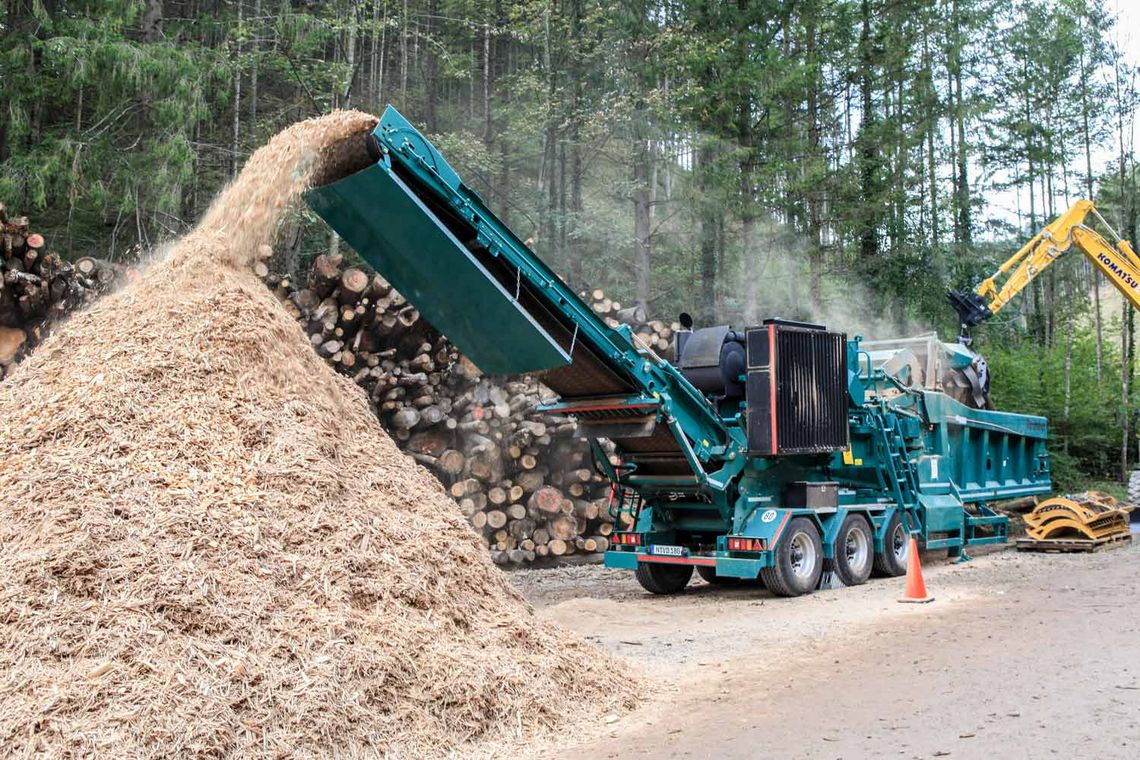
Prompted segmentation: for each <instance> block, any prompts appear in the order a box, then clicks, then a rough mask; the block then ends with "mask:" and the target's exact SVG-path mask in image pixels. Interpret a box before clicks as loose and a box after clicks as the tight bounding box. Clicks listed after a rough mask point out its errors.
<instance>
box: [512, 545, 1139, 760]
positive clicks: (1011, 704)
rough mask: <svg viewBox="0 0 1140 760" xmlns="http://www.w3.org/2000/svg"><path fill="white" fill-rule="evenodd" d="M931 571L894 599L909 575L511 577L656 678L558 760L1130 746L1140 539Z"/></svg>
mask: <svg viewBox="0 0 1140 760" xmlns="http://www.w3.org/2000/svg"><path fill="white" fill-rule="evenodd" d="M923 567H924V570H925V575H926V581H927V587H928V589H929V591H930V592H931V593H932V594H934V595H935V596H936V601H935V602H934V603H932V604H927V605H904V604H898V603H897V601H896V600H897V598H898V597H899V596H900V594H901V592H902V579H889V580H874V581H872V582H870V583H868V584H867V585H865V586H860V587H857V588H849V589H835V590H828V591H819V592H816V593H815V594H812V595H810V596H807V597H801V598H798V599H778V598H775V597H773V596H772V595H771V594H769V593H768V592H767V591H766V590H764V589H763V588H761V587H759V586H741V587H737V588H722V587H712V586H709V585H707V584H704V583H702V582H701V581H699V580H694V581H693V582H692V584H691V585H690V586H689V589H688V590H687V591H686V592H685V593H684V594H681V595H679V596H674V597H653V596H650V595H648V594H646V593H645V592H643V591H642V590H641V588H640V587H639V586H638V585H637V583H636V581H634V579H633V576H632V574H631V573H627V572H624V571H615V570H607V569H605V568H602V567H596V566H584V567H569V568H559V569H553V570H536V571H520V572H517V573H513V574H511V576H510V577H511V580H512V582H513V583H514V584H515V586H516V587H517V588H519V589H520V590H521V591H522V592H523V593H524V594H525V595H526V596H527V598H528V599H529V600H530V601H531V603H532V604H533V605H535V607H537V608H538V609H539V610H540V611H541V613H542V614H543V615H544V616H545V617H547V618H549V619H551V620H554V621H556V622H558V623H560V624H562V625H564V626H566V627H568V628H570V629H572V630H574V631H576V632H578V633H579V634H581V635H582V636H585V637H586V638H588V639H590V640H592V641H595V642H597V643H599V644H601V645H602V646H603V647H605V648H607V649H609V650H610V651H612V652H615V653H616V654H618V655H620V656H622V657H624V658H626V659H627V660H629V661H631V662H633V663H635V664H637V665H639V666H640V667H642V668H643V669H644V670H646V671H648V673H649V674H650V675H651V676H652V677H653V679H654V681H655V682H656V683H658V684H659V685H660V686H659V688H658V689H655V690H654V693H652V694H650V695H648V696H649V700H648V702H647V704H646V705H645V707H643V708H641V709H640V710H639V711H637V712H635V713H633V714H632V715H629V716H626V717H624V718H622V719H621V720H620V721H616V722H614V723H611V724H608V725H602V726H599V727H598V731H597V735H595V736H593V737H584V738H582V741H581V742H580V743H579V744H578V745H574V744H573V743H570V744H568V743H567V742H565V741H563V742H561V743H560V744H559V747H558V754H559V757H560V760H575V759H577V758H580V759H581V760H588V759H589V760H595V759H596V758H626V757H670V758H674V757H675V758H726V759H729V758H760V757H774V758H792V757H795V758H799V757H803V758H841V757H842V758H862V757H884V756H888V755H889V756H892V757H916V758H919V757H946V756H951V757H964V758H973V757H978V758H981V757H1003V758H1005V757H1010V758H1013V757H1026V758H1037V757H1049V756H1054V755H1068V756H1076V757H1101V758H1117V757H1119V758H1135V757H1138V756H1140V664H1138V663H1140V614H1138V613H1140V594H1138V592H1137V574H1138V573H1140V547H1137V546H1132V547H1127V548H1123V549H1117V550H1113V551H1107V552H1103V553H1098V554H1093V555H1083V554H1082V555H1057V554H1027V553H1017V552H1014V551H1010V550H998V551H991V552H988V553H985V554H981V553H978V554H976V555H975V557H974V559H973V560H972V561H971V562H968V563H964V564H951V563H949V562H947V561H946V560H943V559H937V558H934V557H929V556H928V557H925V558H924V560H923ZM534 751H535V755H534V756H535V757H538V756H543V755H544V754H545V755H546V756H549V753H550V752H551V751H552V748H550V747H535V748H534Z"/></svg>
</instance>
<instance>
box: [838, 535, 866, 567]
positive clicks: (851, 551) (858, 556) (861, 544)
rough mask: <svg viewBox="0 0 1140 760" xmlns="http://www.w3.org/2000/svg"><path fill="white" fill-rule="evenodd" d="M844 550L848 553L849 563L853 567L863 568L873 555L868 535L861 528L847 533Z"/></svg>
mask: <svg viewBox="0 0 1140 760" xmlns="http://www.w3.org/2000/svg"><path fill="white" fill-rule="evenodd" d="M844 550H845V552H846V554H847V565H848V567H851V568H856V569H858V568H862V567H863V566H864V565H866V564H867V561H868V559H869V558H870V556H871V552H870V546H869V545H868V542H867V536H866V535H864V533H863V532H862V531H860V530H852V531H851V532H850V533H848V534H847V541H845V542H844Z"/></svg>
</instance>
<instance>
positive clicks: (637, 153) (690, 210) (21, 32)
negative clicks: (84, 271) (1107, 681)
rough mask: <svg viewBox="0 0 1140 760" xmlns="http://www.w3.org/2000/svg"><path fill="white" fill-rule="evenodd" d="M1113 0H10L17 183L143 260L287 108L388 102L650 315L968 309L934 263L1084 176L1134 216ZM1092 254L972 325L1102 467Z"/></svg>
mask: <svg viewBox="0 0 1140 760" xmlns="http://www.w3.org/2000/svg"><path fill="white" fill-rule="evenodd" d="M1105 5H1106V4H1105V2H1104V0H1058V2H1045V0H1018V1H1017V2H1014V3H1005V2H998V0H937V1H934V2H932V1H931V0H890V1H889V2H888V0H796V2H788V1H787V0H756V1H754V2H710V1H709V0H675V1H671V2H656V1H653V0H622V1H621V2H617V3H611V2H601V1H600V0H562V1H561V2H558V3H555V2H551V0H521V1H520V2H510V3H504V2H500V1H499V0H334V2H326V3H316V2H299V1H298V0H284V1H274V2H270V0H226V1H224V2H214V3H201V2H199V1H198V0H164V1H163V2H157V0H141V1H140V0H88V1H86V2H55V3H41V2H38V0H15V1H14V2H8V3H4V4H2V5H0V82H2V83H3V87H0V114H2V117H0V199H2V200H3V201H4V202H6V203H7V204H8V206H9V207H11V208H14V209H19V211H20V213H27V214H34V215H35V217H36V224H37V228H38V229H39V230H40V231H42V232H45V233H47V236H48V238H49V245H52V246H54V247H56V248H58V249H62V250H64V251H65V252H66V253H67V254H69V255H71V256H80V255H96V256H104V257H111V258H125V257H130V256H132V255H135V254H136V253H137V251H138V250H140V249H142V248H146V247H150V246H152V245H154V244H155V243H157V242H159V241H161V240H162V239H163V238H165V237H168V236H170V235H173V234H178V233H179V232H181V231H183V230H185V229H186V228H187V227H188V226H189V225H191V224H193V222H194V220H195V219H196V218H197V217H198V216H199V214H200V213H201V212H202V210H203V209H204V207H205V205H206V204H207V203H208V201H209V199H210V198H211V197H212V196H213V195H214V194H215V193H216V192H217V190H218V189H219V188H220V187H222V185H223V184H224V183H225V182H226V181H228V180H229V179H230V177H232V175H233V173H234V171H235V170H236V169H237V168H238V167H240V165H241V163H242V161H243V160H244V159H245V157H246V156H247V155H248V154H249V152H250V151H251V150H253V149H254V148H256V147H257V146H258V145H260V144H261V143H263V142H264V141H265V140H266V139H267V138H268V137H269V136H270V135H272V134H274V133H275V132H277V131H278V130H279V129H280V128H282V127H283V126H284V125H286V124H288V123H291V122H293V121H296V120H298V119H302V118H306V117H308V116H312V115H315V114H318V113H323V112H326V111H328V110H330V109H333V108H338V107H345V106H350V107H357V108H362V109H367V110H373V111H379V110H380V109H381V108H382V107H383V106H384V105H385V104H387V103H392V104H394V105H395V106H396V107H398V108H399V109H401V111H403V112H404V113H405V115H407V116H408V117H410V118H411V119H412V120H413V121H416V122H417V123H419V124H421V125H422V126H424V128H425V129H426V130H427V131H428V132H429V133H430V134H431V135H432V139H433V140H435V141H436V142H437V143H438V144H439V145H440V146H441V147H442V148H443V149H444V151H445V152H446V153H447V154H448V156H449V158H450V159H451V160H452V161H453V162H454V163H455V164H456V166H457V168H458V169H459V170H460V171H461V173H462V174H463V176H464V177H465V178H467V179H468V181H469V182H470V183H471V184H472V186H473V187H475V188H476V189H477V190H478V191H479V192H480V193H481V194H482V195H483V196H484V197H485V199H486V200H487V202H488V203H489V204H490V205H491V206H492V208H494V209H495V210H496V212H498V213H500V214H502V215H503V216H504V218H506V219H507V221H508V222H509V223H510V224H511V225H512V226H513V227H514V228H515V229H516V230H517V231H518V232H519V233H520V235H521V236H522V237H523V238H531V239H532V240H533V244H534V247H535V248H536V250H538V251H539V253H540V254H541V255H543V256H544V257H545V258H546V259H547V260H548V261H549V263H550V264H551V265H552V266H553V267H554V268H555V269H556V270H557V271H559V272H560V273H562V274H563V276H565V277H566V278H567V279H568V280H569V281H570V282H571V283H572V284H573V285H575V286H578V287H581V288H586V287H603V288H605V289H606V290H607V292H608V293H609V294H610V295H611V296H613V297H614V298H616V299H618V300H620V301H622V302H624V303H633V302H637V301H644V302H646V304H647V305H648V307H649V310H650V312H651V313H652V314H654V315H655V316H659V317H663V318H665V317H670V316H672V315H673V314H676V313H677V312H678V311H682V310H684V311H689V312H692V313H695V314H698V315H699V316H700V318H701V319H703V320H706V321H708V320H717V321H724V322H733V323H736V324H741V323H744V322H753V321H755V320H759V319H761V318H763V317H767V316H791V317H797V318H803V319H822V320H824V321H827V322H828V323H829V324H830V325H831V326H833V327H836V328H838V329H842V330H845V331H847V332H849V333H857V332H863V333H865V334H868V335H874V336H876V337H891V336H897V335H899V334H902V333H918V332H925V331H927V330H930V329H937V330H938V331H939V332H940V333H941V334H943V335H944V336H945V335H952V334H953V333H954V332H955V331H956V330H957V325H956V324H955V320H954V315H953V313H952V311H951V310H950V309H949V308H948V306H947V304H946V303H945V300H944V291H945V290H946V289H947V288H950V287H963V286H968V285H970V284H972V283H974V282H976V280H977V279H978V278H979V277H980V276H983V275H985V274H989V273H990V272H992V271H993V270H994V269H995V268H996V267H997V265H998V264H999V263H1000V262H1001V261H1003V260H1004V259H1005V258H1007V257H1008V256H1009V254H1010V253H1012V252H1013V251H1014V250H1016V249H1017V248H1019V247H1020V246H1021V244H1022V243H1023V242H1024V241H1025V240H1027V239H1028V238H1029V237H1030V236H1031V235H1032V234H1033V233H1034V232H1036V228H1037V227H1039V226H1040V225H1041V224H1042V223H1043V222H1044V221H1045V219H1046V217H1047V215H1048V214H1050V213H1055V212H1059V211H1060V210H1061V208H1063V207H1064V206H1065V205H1067V204H1068V202H1069V201H1070V200H1071V199H1072V198H1073V197H1075V196H1076V195H1078V194H1094V193H1095V194H1096V195H1097V200H1098V203H1100V204H1101V205H1102V206H1103V207H1104V208H1105V209H1106V210H1108V211H1109V213H1110V215H1111V217H1112V221H1113V223H1118V224H1119V225H1120V227H1121V228H1122V230H1123V231H1124V232H1125V234H1128V235H1133V236H1135V234H1136V232H1135V228H1136V226H1137V225H1136V218H1137V216H1138V207H1140V204H1137V203H1136V197H1137V195H1136V192H1135V186H1136V173H1135V168H1134V161H1133V158H1132V156H1131V154H1130V153H1129V152H1128V151H1127V150H1122V151H1121V153H1122V155H1120V157H1119V160H1118V162H1117V164H1116V165H1115V166H1113V167H1110V171H1108V172H1105V167H1103V166H1094V165H1093V163H1094V162H1093V158H1092V157H1093V156H1094V155H1100V154H1101V153H1102V152H1103V149H1104V148H1105V147H1109V148H1112V149H1113V151H1114V152H1116V151H1115V146H1116V145H1117V144H1118V143H1119V144H1128V145H1130V141H1129V140H1125V141H1123V142H1120V141H1119V140H1118V139H1117V138H1118V135H1117V134H1116V132H1117V131H1118V130H1119V129H1120V128H1121V127H1122V125H1126V124H1130V123H1131V120H1132V119H1131V113H1132V109H1133V108H1134V101H1135V93H1134V88H1133V87H1132V85H1131V79H1132V72H1130V71H1129V70H1128V68H1127V66H1125V65H1124V62H1123V59H1122V56H1121V54H1120V51H1119V50H1117V49H1116V48H1115V47H1114V45H1113V39H1114V36H1115V33H1116V32H1115V29H1114V20H1113V19H1112V17H1111V15H1110V14H1109V13H1108V12H1107V11H1106V7H1105ZM1102 175H1104V179H1103V181H1102V182H1101V183H1100V185H1101V187H1100V188H1099V189H1096V188H1094V187H1093V184H1094V183H1093V180H1094V178H1095V177H1100V176H1102ZM1013 193H1016V196H1017V201H1016V202H1012V201H1009V197H1010V194H1013ZM999 206H1000V208H999ZM1013 206H1016V209H1013V208H1011V207H1013ZM292 227H295V228H296V229H298V230H300V233H299V234H297V235H290V236H287V237H289V238H290V242H289V243H288V244H287V245H285V246H284V250H283V252H282V254H281V264H282V266H284V267H286V268H288V269H290V270H292V271H293V272H294V273H296V272H298V271H300V268H301V267H303V265H304V263H305V262H306V261H307V260H308V259H309V258H310V257H311V256H312V255H314V254H315V253H317V252H319V251H321V250H324V249H326V248H327V246H328V245H329V236H328V232H327V230H325V229H324V228H322V227H321V225H320V224H319V223H317V222H316V220H314V219H313V218H312V216H311V215H309V214H306V213H305V212H301V213H300V214H299V216H298V219H297V220H296V223H295V225H292ZM292 227H291V228H292ZM1091 281H1092V280H1091V277H1090V270H1089V269H1088V268H1087V267H1083V266H1079V265H1077V264H1073V263H1067V262H1063V263H1061V264H1059V265H1057V266H1056V267H1054V268H1053V269H1052V270H1050V272H1049V274H1048V276H1046V277H1043V278H1041V279H1040V281H1039V284H1038V285H1036V286H1035V287H1034V288H1033V289H1031V292H1027V293H1026V294H1025V295H1024V296H1023V298H1022V299H1021V300H1022V302H1021V303H1018V304H1015V305H1011V306H1010V307H1009V308H1008V309H1007V310H1006V311H1005V312H1003V313H1002V315H1001V317H1000V318H999V319H996V320H994V321H993V322H992V323H990V324H989V325H987V326H986V327H985V328H982V329H979V330H978V331H977V333H978V337H979V345H980V346H982V348H983V352H985V353H989V352H990V351H991V348H992V349H993V350H994V351H996V352H997V356H996V357H995V359H994V364H995V367H997V366H1000V367H1002V370H1001V371H1000V372H998V373H997V375H998V381H997V382H998V386H997V391H996V393H997V403H998V404H999V405H1000V406H1002V407H1003V408H1008V409H1012V410H1019V411H1033V410H1036V411H1042V412H1045V413H1048V414H1049V416H1050V417H1051V419H1052V420H1053V424H1054V429H1055V430H1057V431H1058V438H1057V441H1058V443H1057V446H1058V447H1059V448H1058V449H1057V456H1056V459H1055V462H1056V463H1057V467H1058V472H1059V473H1061V474H1062V476H1063V478H1065V479H1066V482H1068V480H1069V479H1073V480H1075V479H1076V478H1077V475H1076V472H1077V470H1080V471H1082V472H1086V473H1095V474H1097V475H1098V476H1103V477H1112V476H1114V475H1115V472H1114V468H1116V467H1117V464H1116V462H1117V461H1118V458H1119V457H1118V453H1119V437H1120V436H1119V431H1120V424H1121V423H1122V422H1123V421H1124V419H1126V418H1125V417H1124V416H1121V415H1116V413H1115V411H1114V410H1115V409H1116V408H1117V407H1118V406H1119V397H1120V385H1121V382H1122V378H1121V377H1120V361H1119V357H1117V358H1116V359H1112V357H1111V356H1107V355H1106V356H1105V357H1103V361H1102V365H1103V369H1104V373H1103V374H1102V376H1101V378H1100V379H1099V381H1098V382H1097V383H1096V384H1095V390H1093V389H1092V387H1090V386H1089V385H1088V376H1087V372H1088V366H1089V362H1088V357H1089V351H1090V350H1092V351H1093V365H1095V364H1096V361H1095V352H1096V347H1095V337H1092V336H1094V334H1095V333H1094V332H1090V331H1091V330H1092V328H1091V327H1080V328H1079V329H1078V331H1077V336H1078V337H1077V338H1076V339H1075V342H1074V344H1073V352H1074V353H1073V356H1074V359H1073V361H1072V370H1071V374H1070V377H1071V383H1072V388H1073V392H1072V397H1071V399H1070V401H1069V404H1068V406H1069V409H1068V414H1067V415H1066V414H1065V406H1066V405H1065V403H1064V399H1063V396H1058V395H1057V394H1058V392H1059V391H1058V390H1057V388H1058V387H1061V386H1063V377H1064V376H1065V369H1064V362H1063V357H1064V350H1065V345H1066V342H1065V339H1064V338H1065V333H1066V329H1067V327H1066V326H1067V325H1069V324H1070V323H1071V319H1070V315H1077V321H1076V323H1077V324H1080V325H1086V324H1093V323H1095V320H1096V313H1095V312H1094V311H1092V310H1090V309H1089V308H1088V307H1087V304H1088V293H1089V286H1090V283H1091ZM1023 318H1025V319H1023ZM1128 324H1129V323H1126V325H1125V326H1124V327H1123V329H1124V330H1125V331H1126V333H1127V331H1128V330H1129V327H1128ZM1106 330H1107V328H1106ZM1105 334H1106V335H1108V332H1106V333H1105ZM1127 334H1129V335H1130V333H1127ZM1117 335H1118V333H1112V334H1111V335H1108V337H1114V336H1117ZM1090 341H1092V348H1091V349H1090V347H1089V346H1090ZM1108 342H1109V341H1108V340H1107V339H1106V341H1105V345H1106V346H1107V344H1108ZM1105 351H1106V352H1110V350H1109V349H1107V348H1106V349H1105ZM1058 357H1060V358H1058ZM1058 362H1060V364H1058ZM1129 366H1131V365H1129ZM1128 371H1129V372H1131V370H1130V369H1129V370H1128ZM1113 372H1115V373H1116V374H1115V377H1114V376H1113V375H1112V373H1113ZM1043 377H1049V378H1050V380H1049V382H1044V381H1043V380H1042V379H1041V378H1043ZM1133 384H1135V383H1133ZM1114 394H1115V395H1114ZM1093 396H1095V397H1096V398H1095V401H1096V403H1094V401H1093ZM1114 398H1115V399H1117V401H1116V402H1113V401H1112V399H1114ZM1096 404H1101V407H1100V408H1099V411H1098V407H1097V406H1096ZM1105 405H1107V406H1105ZM1105 409H1108V410H1109V411H1110V413H1106V412H1105ZM1114 452H1115V453H1114Z"/></svg>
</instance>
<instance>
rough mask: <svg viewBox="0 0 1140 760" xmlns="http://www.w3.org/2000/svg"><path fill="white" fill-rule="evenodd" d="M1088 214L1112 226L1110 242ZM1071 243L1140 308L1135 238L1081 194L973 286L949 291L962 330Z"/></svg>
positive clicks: (1139, 268)
mask: <svg viewBox="0 0 1140 760" xmlns="http://www.w3.org/2000/svg"><path fill="white" fill-rule="evenodd" d="M1089 216H1093V217H1094V218H1095V219H1096V220H1098V221H1099V222H1100V223H1101V225H1102V226H1103V227H1104V228H1106V229H1107V230H1109V232H1111V234H1112V237H1113V238H1114V239H1115V241H1116V242H1115V243H1110V242H1109V241H1108V240H1107V239H1105V238H1104V237H1103V236H1102V235H1101V234H1100V233H1099V232H1097V231H1096V230H1094V229H1093V228H1092V227H1090V226H1088V225H1086V224H1085V221H1086V220H1087V219H1088V217H1089ZM1073 247H1076V249H1077V250H1078V251H1080V252H1081V253H1083V254H1084V255H1085V256H1087V257H1088V258H1089V260H1090V261H1091V262H1092V263H1093V264H1094V265H1095V266H1096V267H1097V269H1099V270H1100V271H1101V272H1103V273H1104V274H1105V276H1106V277H1108V279H1109V280H1110V281H1111V282H1112V284H1113V285H1115V286H1116V288H1117V289H1118V290H1120V292H1121V293H1123V294H1124V297H1125V298H1127V299H1128V300H1129V302H1130V303H1131V304H1132V305H1133V306H1134V307H1136V308H1140V259H1138V258H1137V257H1136V252H1135V251H1134V250H1133V249H1132V244H1131V243H1129V242H1128V241H1127V240H1122V239H1121V238H1120V236H1119V235H1117V234H1116V231H1115V230H1113V229H1112V227H1111V226H1109V224H1108V223H1107V222H1105V220H1104V217H1102V216H1101V215H1100V213H1099V212H1098V211H1097V209H1096V206H1095V205H1093V202H1092V201H1088V200H1079V201H1077V202H1076V203H1074V204H1073V206H1072V207H1071V208H1070V209H1069V210H1068V211H1066V212H1065V213H1064V214H1062V215H1061V216H1059V217H1057V218H1056V219H1055V220H1053V221H1052V222H1051V223H1050V224H1049V225H1048V226H1046V227H1045V229H1043V230H1041V232H1039V233H1037V235H1035V236H1034V237H1033V239H1032V240H1030V241H1029V242H1028V243H1026V244H1025V245H1024V246H1022V248H1021V249H1020V250H1019V251H1018V252H1017V253H1015V254H1013V255H1012V256H1010V257H1009V259H1008V260H1006V262H1005V263H1004V264H1002V265H1001V267H999V268H998V270H997V271H996V272H995V273H994V274H992V275H991V276H989V277H987V278H986V279H984V280H982V282H981V283H980V284H979V285H978V287H977V288H975V289H974V290H973V291H957V290H952V291H950V292H949V293H948V294H947V295H948V296H949V298H950V302H951V303H952V304H953V305H954V309H955V311H957V312H958V319H959V322H960V324H961V325H962V329H963V333H965V330H966V329H967V328H969V327H973V326H974V325H976V324H979V323H981V322H984V321H985V320H987V319H989V318H990V317H992V316H994V315H995V314H997V313H998V311H1000V310H1001V309H1002V308H1004V307H1005V306H1006V304H1008V303H1009V302H1010V301H1012V300H1013V299H1014V298H1015V297H1017V295H1018V294H1020V293H1021V292H1022V291H1023V290H1025V288H1027V287H1028V286H1029V284H1030V283H1031V282H1033V280H1034V279H1036V278H1037V276H1038V275H1040V274H1041V273H1042V272H1044V271H1045V270H1046V269H1048V268H1049V267H1050V266H1051V265H1052V264H1053V262H1055V261H1056V260H1057V259H1059V258H1060V257H1061V256H1062V255H1064V254H1065V253H1066V252H1067V251H1068V250H1069V249H1071V248H1073ZM1001 278H1004V279H1001ZM999 280H1001V281H1000V282H999Z"/></svg>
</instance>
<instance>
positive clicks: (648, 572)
mask: <svg viewBox="0 0 1140 760" xmlns="http://www.w3.org/2000/svg"><path fill="white" fill-rule="evenodd" d="M634 575H636V576H637V582H638V583H640V584H641V587H642V588H643V589H645V590H646V591H648V592H649V593H651V594H661V595H667V594H676V593H677V592H678V591H680V590H681V589H683V588H685V586H687V585H689V579H690V578H692V577H693V566H692V565H667V564H663V563H661V562H638V563H637V572H636V573H634Z"/></svg>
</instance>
